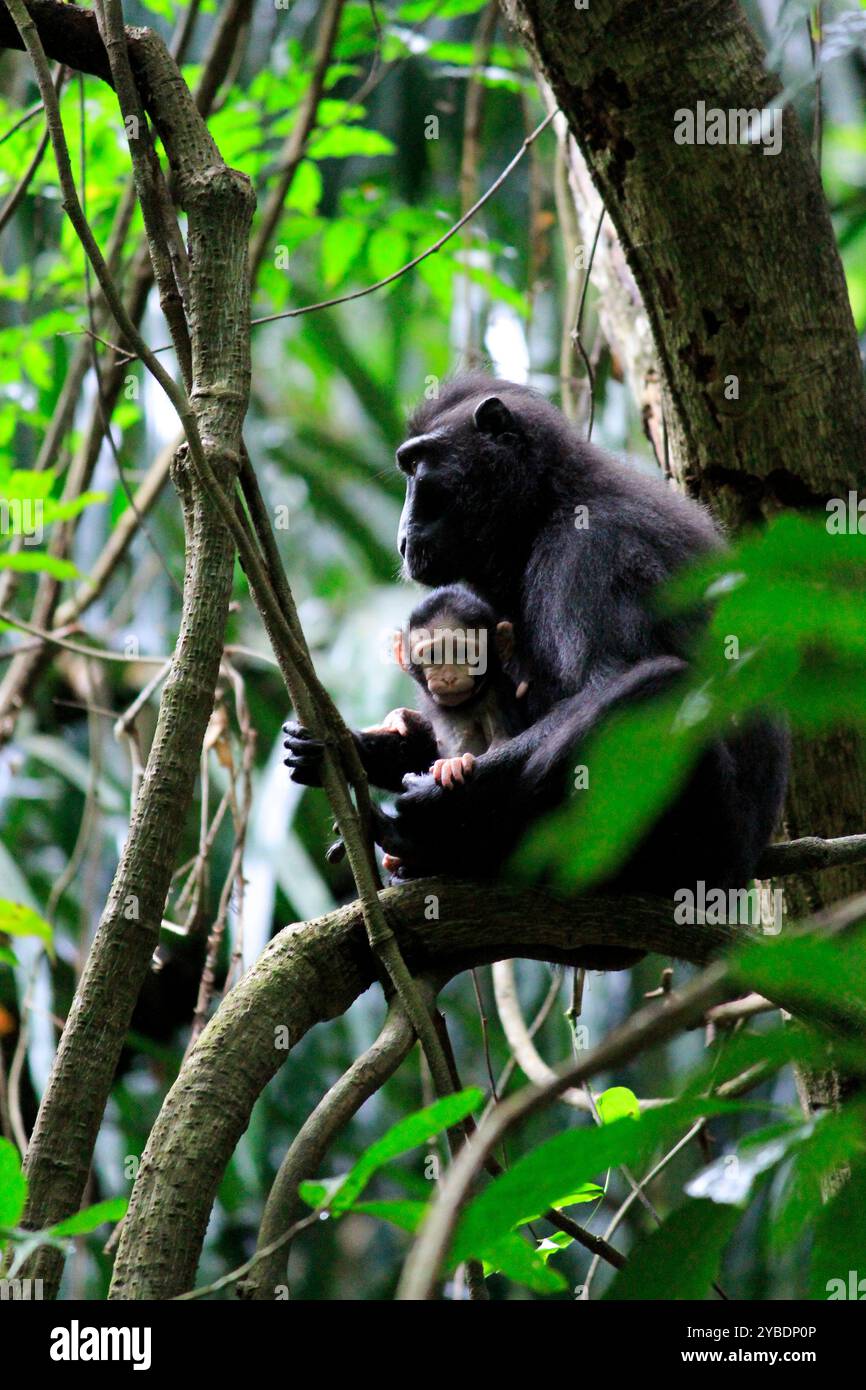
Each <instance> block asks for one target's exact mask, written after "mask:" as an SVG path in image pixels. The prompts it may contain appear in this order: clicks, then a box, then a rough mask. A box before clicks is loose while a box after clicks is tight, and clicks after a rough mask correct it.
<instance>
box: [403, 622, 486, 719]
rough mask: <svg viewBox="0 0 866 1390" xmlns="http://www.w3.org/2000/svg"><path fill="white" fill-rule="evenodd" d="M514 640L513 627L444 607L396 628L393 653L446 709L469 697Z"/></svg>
mask: <svg viewBox="0 0 866 1390" xmlns="http://www.w3.org/2000/svg"><path fill="white" fill-rule="evenodd" d="M512 646H513V638H512V628H511V624H510V623H508V622H501V623H498V624H497V626H496V629H495V630H492V629H488V627H486V626H484V627H469V626H467V624H466V623H465V621H461V619H460V618H458V617H457V616H456V615H454V614H451V613H447V612H446V613H442V614H440V615H438V616H437V617H435V618H433V619H431V620H430V621H429V623H428V624H427V625H426V626H424V627H413V628H412V629H411V630H410V632H409V634H408V643H407V647H408V650H406V649H405V648H404V639H403V634H402V633H397V634H395V645H394V655H395V657H396V659H397V661H398V662H399V663H400V665H401V666H402V667H403V669H404V671H408V672H409V674H410V675H412V676H414V677H415V679H416V680H417V681H419V683H422V684H423V685H424V686H425V688H426V690H427V694H428V695H429V696H430V698H431V699H432V700H433V701H434V702H435V703H436V704H437V705H441V706H442V707H443V708H444V709H454V708H455V707H457V706H459V705H464V704H467V703H469V702H470V701H471V700H473V699H475V697H476V696H477V695H479V694H480V692H481V691H482V690H483V689H484V687H485V686H486V684H487V682H486V677H487V675H488V672H489V662H490V661H493V662H496V661H504V660H507V659H508V657H509V656H510V653H511V650H512Z"/></svg>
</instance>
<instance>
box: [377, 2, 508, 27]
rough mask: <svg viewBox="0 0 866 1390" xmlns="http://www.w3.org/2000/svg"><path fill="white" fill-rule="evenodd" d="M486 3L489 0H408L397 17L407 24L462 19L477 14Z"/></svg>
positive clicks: (398, 11)
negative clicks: (440, 2)
mask: <svg viewBox="0 0 866 1390" xmlns="http://www.w3.org/2000/svg"><path fill="white" fill-rule="evenodd" d="M486 4H487V0H445V3H444V4H438V5H437V4H436V0H406V4H404V5H401V6H400V7H399V9H398V10H397V14H396V18H397V19H399V20H401V21H402V22H403V23H405V24H423V23H424V22H425V20H428V19H433V18H435V19H436V20H437V21H441V20H443V19H462V17H463V16H464V15H467V14H477V13H478V11H479V10H483V9H484V6H485V5H486Z"/></svg>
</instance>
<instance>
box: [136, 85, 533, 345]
mask: <svg viewBox="0 0 866 1390" xmlns="http://www.w3.org/2000/svg"><path fill="white" fill-rule="evenodd" d="M555 115H556V111H551V112H550V113H549V115H547V116H545V118H544V120H543V121H542V122H541V124H540V125H537V126H536V127H535V130H534V131H533V132H532V134H531V135H527V137H526V139H525V140H524V142H523V144H522V145H521V146H520V149H519V150H518V151H517V154H516V155H515V156H514V158H513V159H512V160H511V161H510V163H509V164H507V165H506V166H505V168H504V169H503V170H502V173H501V174H500V175H499V177H498V178H496V179H495V180H494V181H493V183H492V184H491V185H490V187H489V188H488V190H487V192H486V193H483V194H482V196H481V197H480V198H479V199H478V201H477V202H476V203H473V205H472V207H471V208H470V209H469V211H468V212H465V213H464V214H463V216H462V217H459V218H458V219H457V221H456V222H455V223H453V225H452V226H451V227H449V228H448V231H447V232H445V233H444V235H443V236H441V237H440V238H439V240H438V241H434V243H433V245H432V246H428V247H427V249H426V250H425V251H422V252H421V253H420V254H419V255H417V256H414V257H413V258H412V260H411V261H407V262H406V264H405V265H404V266H401V267H400V269H399V270H395V271H393V273H392V274H391V275H386V276H385V278H384V279H383V280H377V281H376V283H375V284H374V285H367V286H365V288H364V289H361V290H352V291H351V293H349V294H340V295H337V296H335V298H333V299H323V300H322V301H321V302H320V303H318V304H304V305H302V306H301V307H300V308H299V309H285V310H283V311H282V312H281V313H279V314H266V315H265V316H264V317H263V318H259V319H253V321H252V326H253V327H254V328H257V327H258V326H259V324H262V323H275V322H276V321H277V320H278V319H294V318H298V317H299V316H300V315H301V314H314V313H316V311H317V310H319V309H332V308H333V307H334V305H335V304H349V303H350V302H351V301H352V300H354V299H363V297H364V296H365V295H367V294H373V293H374V292H375V291H376V290H381V289H384V288H385V286H386V285H391V284H393V283H394V281H395V280H399V279H400V278H401V277H402V276H403V275H406V274H407V273H408V271H410V270H414V269H415V267H416V266H417V265H420V264H421V262H422V261H425V260H426V259H427V257H428V256H434V255H435V254H436V252H437V251H441V250H442V247H443V246H444V245H445V244H446V243H447V242H449V241H450V240H451V238H452V237H454V236H456V235H457V233H458V232H459V231H460V230H461V229H462V228H463V227H465V226H466V223H467V222H469V221H471V219H472V218H473V217H474V216H475V214H476V213H477V212H480V210H481V208H483V207H484V204H485V203H488V202H489V201H490V199H491V198H492V197H493V195H494V193H497V192H498V191H499V189H500V188H501V187H502V185H503V184H504V183H505V181H506V179H507V178H508V176H509V174H510V173H511V172H512V170H514V169H516V167H517V165H518V164H519V163H520V161H521V159H522V158H523V156H524V155H525V154H526V151H527V150H528V149H529V148H530V146H531V145H532V144H533V143H534V142H535V141H536V140H537V139H538V137H539V135H541V133H542V131H544V130H546V129H547V127H548V126H549V125H550V123H551V121H552V120H553V118H554V116H555ZM158 351H165V349H162V348H161V349H158Z"/></svg>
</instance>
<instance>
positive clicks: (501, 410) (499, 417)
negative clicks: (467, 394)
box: [472, 396, 516, 438]
mask: <svg viewBox="0 0 866 1390" xmlns="http://www.w3.org/2000/svg"><path fill="white" fill-rule="evenodd" d="M472 418H473V420H474V421H475V428H476V429H477V430H480V431H481V433H482V434H492V435H493V437H494V438H495V437H496V436H497V435H500V434H507V433H509V432H512V433H514V432H516V425H515V422H514V416H513V415H512V414H511V411H510V410H509V409H508V406H507V405H503V403H502V401H501V400H500V399H499V397H498V396H488V397H487V399H486V400H483V401H482V402H481V404H480V405H477V406H476V407H475V414H474V415H473V417H472Z"/></svg>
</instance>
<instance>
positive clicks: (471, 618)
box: [408, 584, 526, 772]
mask: <svg viewBox="0 0 866 1390" xmlns="http://www.w3.org/2000/svg"><path fill="white" fill-rule="evenodd" d="M496 623H497V618H496V615H495V614H494V612H493V609H492V608H491V607H490V604H489V603H485V602H484V600H483V599H482V598H479V596H478V595H477V594H474V593H473V592H472V590H471V589H468V588H467V587H466V585H465V584H449V585H446V586H444V587H443V588H440V589H435V590H434V591H433V593H432V594H428V595H427V597H426V598H425V599H422V600H421V602H420V603H419V604H417V605H416V607H415V608H414V609H413V610H412V613H411V615H410V618H409V623H408V632H409V634H410V636H411V634H412V633H413V632H414V631H417V630H418V629H419V628H424V629H427V630H429V631H435V630H436V629H437V628H441V627H457V628H463V629H466V630H468V631H473V632H476V633H478V632H482V631H483V632H485V633H486V635H487V636H486V644H487V650H486V658H487V669H486V671H485V672H484V674H483V675H480V676H477V677H476V678H475V687H474V689H473V692H472V694H471V695H470V696H469V698H468V699H467V700H466V701H465V702H464V703H463V704H462V705H457V706H455V707H453V708H450V709H449V708H446V707H445V706H443V705H439V704H437V703H436V701H435V700H434V699H433V698H432V697H431V695H430V694H429V693H428V690H427V682H426V681H425V679H424V672H423V671H422V670H421V668H420V667H419V666H414V665H413V666H410V668H409V674H410V675H411V676H412V678H413V680H414V681H415V682H416V684H417V686H418V696H417V698H418V707H419V711H420V713H421V714H422V715H423V716H424V718H425V719H426V720H427V722H428V723H429V724H430V726H431V728H432V731H433V737H434V739H435V740H436V751H437V754H438V756H439V757H440V758H454V757H458V756H459V755H460V754H461V753H473V754H476V755H478V754H481V753H486V752H488V750H489V749H490V748H491V747H498V746H499V745H500V744H502V743H505V742H506V741H507V740H508V739H510V738H513V737H514V735H515V734H519V733H520V732H521V730H522V729H524V728H525V724H526V721H525V719H524V718H523V712H522V708H521V704H520V701H518V699H517V697H516V693H515V685H514V682H513V681H512V680H510V679H509V677H508V675H507V674H506V672H505V669H504V668H503V665H502V662H501V660H500V657H499V652H498V650H497V645H496ZM424 771H425V772H427V771H428V768H424Z"/></svg>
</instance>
